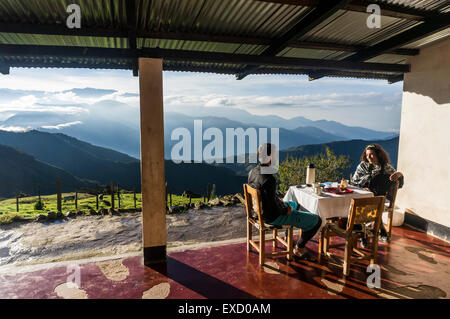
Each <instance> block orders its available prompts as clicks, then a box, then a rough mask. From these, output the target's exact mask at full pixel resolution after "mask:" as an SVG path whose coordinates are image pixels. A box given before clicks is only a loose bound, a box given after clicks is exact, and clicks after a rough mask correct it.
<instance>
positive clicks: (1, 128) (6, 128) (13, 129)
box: [0, 125, 32, 133]
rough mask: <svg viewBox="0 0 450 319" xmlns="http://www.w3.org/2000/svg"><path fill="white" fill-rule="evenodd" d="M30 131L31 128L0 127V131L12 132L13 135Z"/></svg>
mask: <svg viewBox="0 0 450 319" xmlns="http://www.w3.org/2000/svg"><path fill="white" fill-rule="evenodd" d="M31 129H32V128H31V127H21V126H3V125H0V130H1V131H7V132H14V133H23V132H28V131H30V130H31Z"/></svg>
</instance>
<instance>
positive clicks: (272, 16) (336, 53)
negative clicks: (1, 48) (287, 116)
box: [0, 0, 450, 77]
mask: <svg viewBox="0 0 450 319" xmlns="http://www.w3.org/2000/svg"><path fill="white" fill-rule="evenodd" d="M127 1H129V0H95V1H93V0H1V1H0V24H3V25H5V24H7V23H10V24H11V23H20V24H36V25H40V24H44V25H46V26H47V27H50V28H52V27H53V26H55V27H57V26H64V25H65V20H66V18H67V16H68V13H67V12H66V7H67V5H69V4H72V3H75V4H79V5H80V7H81V9H82V26H84V27H86V28H91V29H92V32H87V34H86V36H74V35H44V34H27V33H23V32H28V33H29V32H30V31H29V30H22V31H21V32H17V33H13V32H9V31H8V32H6V31H4V32H3V33H2V32H0V44H8V45H18V44H20V45H27V44H28V45H53V46H55V45H58V46H68V47H86V48H88V47H89V48H91V47H97V48H117V49H121V48H128V41H129V40H128V39H127V38H125V37H124V36H126V35H127V32H130V33H129V34H130V35H132V32H133V30H129V31H127V30H128V29H127V27H128V24H127V16H126V4H127V3H130V2H127ZM275 2H276V1H275ZM275 2H273V3H271V2H270V1H269V2H268V1H257V0H222V1H218V0H170V1H167V0H136V4H137V8H136V13H137V15H136V18H137V21H136V28H137V30H138V31H139V32H142V31H146V32H147V35H148V36H151V33H152V32H155V33H158V32H159V33H161V32H172V34H171V35H168V36H167V37H168V38H170V39H156V38H150V37H148V38H145V39H143V38H139V37H138V38H137V48H138V49H139V48H158V47H159V48H161V49H172V50H188V51H198V52H216V53H229V54H233V53H234V54H247V55H260V54H261V53H262V52H264V50H265V49H267V48H268V47H269V46H268V45H267V39H278V38H280V37H281V36H282V35H283V34H285V33H286V32H287V31H288V30H289V29H290V28H291V27H292V26H294V25H295V24H297V23H298V22H299V21H301V20H302V19H303V18H304V17H306V16H307V15H308V14H309V13H310V12H312V11H313V10H314V8H311V7H305V6H295V5H287V4H280V3H275ZM374 2H377V3H380V5H381V7H382V8H383V3H385V4H386V6H387V5H401V6H403V7H405V8H414V9H421V10H441V11H442V12H448V11H450V5H449V3H450V1H446V0H411V1H407V0H374ZM408 14H409V13H408ZM408 14H407V15H406V17H408ZM367 17H368V13H365V12H356V11H348V10H340V11H338V12H336V13H335V14H334V15H332V16H331V17H329V18H328V19H326V20H325V21H323V22H322V23H320V24H319V25H318V26H316V27H315V28H314V29H313V30H311V31H310V32H308V33H306V34H305V35H304V36H303V37H301V40H302V41H309V42H326V43H336V44H347V45H353V46H356V47H358V48H362V47H364V46H373V45H375V44H377V43H380V42H382V41H385V40H386V39H388V38H390V37H392V36H394V35H396V34H399V33H401V32H404V31H405V30H408V29H409V28H412V27H414V26H417V25H420V24H421V23H422V22H420V21H416V20H417V14H416V16H415V18H414V19H416V20H406V19H400V18H393V17H385V16H383V17H382V20H381V24H382V28H380V29H369V28H368V27H367V25H366V20H367ZM402 17H405V15H402ZM98 29H103V30H105V29H106V30H109V32H121V34H122V37H117V36H114V35H117V34H112V33H111V34H110V36H109V37H105V35H104V34H99V36H98V37H94V36H91V35H92V34H93V33H95V32H97V31H98ZM60 30H63V29H60ZM41 32H43V31H41ZM58 32H60V33H58V34H64V33H65V32H62V31H58ZM185 34H188V35H199V36H201V37H203V36H208V35H211V36H226V37H252V39H253V40H252V41H253V42H252V43H260V44H258V45H257V44H251V43H245V41H242V40H241V43H229V42H230V41H231V40H223V42H218V40H217V39H213V40H207V39H205V41H197V40H198V39H196V41H193V39H192V38H191V39H190V40H189V39H188V38H186V37H185ZM141 35H142V34H139V36H141ZM147 35H146V36H147ZM449 35H450V28H448V29H447V30H444V31H441V32H436V33H435V34H434V35H432V36H428V37H426V38H424V39H422V40H418V41H415V42H413V43H411V44H408V45H405V46H403V48H420V47H422V46H424V45H428V44H429V43H432V42H433V41H437V40H440V39H444V38H446V37H448V36H449ZM160 36H161V35H158V37H160ZM175 37H178V39H175ZM131 38H134V37H133V36H131ZM255 38H257V39H256V40H258V39H263V40H264V42H262V44H261V42H258V41H255ZM234 40H235V39H234V38H233V39H232V41H234ZM227 42H228V43H227ZM236 42H238V41H236ZM342 50H347V48H339V49H327V50H325V49H323V47H322V48H321V47H320V46H318V48H317V49H306V48H297V47H296V48H293V47H287V48H285V49H284V50H282V51H281V52H280V53H279V54H278V56H280V57H292V58H310V59H323V60H342V59H345V58H346V57H349V56H351V55H352V54H353V53H352V52H349V51H342ZM353 50H356V49H353ZM89 52H91V51H89ZM134 53H136V52H134ZM134 53H133V54H134ZM81 55H84V54H81ZM133 59H135V57H133V56H132V55H129V56H128V58H120V57H118V58H110V59H107V60H102V59H101V58H97V60H95V61H94V60H92V59H90V60H89V58H88V57H86V58H83V57H81V58H74V59H72V60H71V59H70V58H67V57H64V58H61V57H57V56H55V57H46V58H43V57H41V56H39V55H38V54H37V56H36V57H34V58H33V57H30V56H29V54H28V55H27V56H26V57H20V56H17V57H11V56H8V57H6V58H5V57H3V58H2V57H1V56H0V61H3V62H4V63H5V61H6V62H8V63H10V64H11V65H18V64H19V63H20V61H23V63H24V64H23V65H32V63H36V65H44V66H45V65H67V66H71V67H73V66H75V65H76V63H80V65H84V66H89V67H91V66H95V65H98V66H99V67H102V68H104V67H106V68H108V67H111V68H116V67H131V65H132V60H133ZM33 61H34V62H33ZM67 61H68V62H67ZM96 61H97V62H96ZM233 61H234V60H233ZM264 61H266V60H264ZM369 61H371V62H377V63H393V64H402V63H405V61H406V59H405V57H404V56H401V55H398V54H396V55H394V54H381V55H379V56H377V57H374V58H373V59H371V60H369ZM13 62H14V63H13ZM247 62H248V60H247ZM248 63H249V62H248ZM165 67H166V68H171V69H176V67H179V68H180V70H188V69H198V70H201V69H204V70H205V72H209V71H208V70H213V69H214V68H216V69H217V71H218V72H219V71H220V72H229V73H230V72H232V71H237V70H240V69H242V68H243V67H245V64H241V65H238V64H234V65H229V64H221V63H200V62H188V61H177V62H175V61H173V60H172V61H165ZM261 68H263V70H265V71H267V72H276V70H282V71H283V72H282V73H286V72H287V69H286V68H280V67H277V68H275V67H273V66H261ZM290 68H291V69H292V72H293V73H295V74H297V73H298V72H305V70H304V69H302V68H295V66H291V67H290ZM257 72H262V71H261V69H260V70H257ZM355 73H358V72H334V74H341V75H348V74H355ZM359 73H364V75H365V76H366V75H367V74H369V73H370V72H359ZM372 73H373V75H374V77H380V76H388V75H389V76H390V75H392V74H390V73H389V72H384V73H383V72H372ZM393 74H395V72H394V73H393ZM358 76H359V75H358Z"/></svg>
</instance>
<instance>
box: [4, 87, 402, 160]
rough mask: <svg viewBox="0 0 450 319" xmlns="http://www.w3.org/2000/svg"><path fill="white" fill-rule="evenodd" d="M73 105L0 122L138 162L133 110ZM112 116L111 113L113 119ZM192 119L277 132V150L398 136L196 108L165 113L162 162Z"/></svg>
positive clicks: (109, 104) (108, 104)
mask: <svg viewBox="0 0 450 319" xmlns="http://www.w3.org/2000/svg"><path fill="white" fill-rule="evenodd" d="M86 90H87V89H83V90H80V91H76V92H77V94H79V95H81V96H83V97H86V96H87V97H89V96H90V95H92V94H94V93H95V92H91V91H89V90H87V91H86ZM72 91H73V90H72ZM106 93H108V92H106ZM43 107H45V106H43ZM65 107H70V106H67V105H66V106H65ZM74 107H78V108H79V109H82V111H80V110H79V109H77V110H76V112H75V111H74V112H73V114H70V116H68V115H67V114H62V113H61V114H60V113H55V112H53V111H40V112H31V111H21V112H19V113H17V114H11V116H9V117H7V118H5V119H3V120H0V129H2V128H11V127H12V128H18V127H21V128H28V129H36V130H39V131H43V132H49V133H63V134H65V135H69V136H72V137H74V138H77V139H79V140H82V141H85V142H88V143H91V144H95V145H99V146H102V147H105V148H110V149H114V150H117V151H119V152H121V153H125V154H128V155H130V156H132V157H134V158H140V131H139V126H140V122H139V109H138V108H137V107H134V106H131V105H128V104H126V103H122V102H118V101H115V100H102V101H99V102H97V103H94V104H92V105H88V106H85V107H83V108H80V107H79V106H78V105H77V104H75V106H74ZM111 114H114V117H113V116H111ZM194 120H202V124H203V129H204V130H206V129H207V128H218V129H219V130H220V131H221V132H222V135H223V136H224V137H225V136H226V131H225V130H226V128H239V127H241V128H243V129H248V128H255V129H258V128H279V136H280V144H281V145H280V146H281V149H284V148H290V147H295V146H300V145H309V144H322V143H328V142H332V141H343V140H352V139H363V140H382V139H389V138H392V137H394V136H395V135H396V134H394V133H392V132H381V131H375V130H370V129H366V128H362V127H355V126H347V125H344V124H341V123H338V122H335V121H327V120H318V121H313V120H309V119H307V118H305V117H295V118H292V119H284V118H282V117H279V116H276V115H270V116H260V115H254V114H251V113H249V112H247V111H244V110H241V109H237V108H226V107H214V108H211V107H200V106H199V107H191V108H188V109H186V111H185V112H184V113H182V112H165V115H164V124H165V132H164V137H165V149H166V154H165V158H166V159H170V156H171V151H170V150H171V149H172V147H173V145H175V144H176V143H177V141H172V140H171V134H172V131H173V129H175V128H180V127H182V128H186V129H188V130H189V132H190V134H191V136H193V135H194V130H193V123H194ZM269 131H270V130H269ZM205 144H206V143H205ZM249 151H251V150H249V149H246V150H245V152H249ZM224 154H225V153H224Z"/></svg>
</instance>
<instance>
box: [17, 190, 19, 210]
mask: <svg viewBox="0 0 450 319" xmlns="http://www.w3.org/2000/svg"><path fill="white" fill-rule="evenodd" d="M16 212H19V192H16Z"/></svg>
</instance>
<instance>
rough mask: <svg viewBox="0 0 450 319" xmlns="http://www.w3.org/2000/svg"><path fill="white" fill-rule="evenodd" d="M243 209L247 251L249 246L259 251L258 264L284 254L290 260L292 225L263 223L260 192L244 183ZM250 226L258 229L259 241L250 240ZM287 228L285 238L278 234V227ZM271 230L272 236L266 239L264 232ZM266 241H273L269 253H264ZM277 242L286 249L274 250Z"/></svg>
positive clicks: (291, 254)
mask: <svg viewBox="0 0 450 319" xmlns="http://www.w3.org/2000/svg"><path fill="white" fill-rule="evenodd" d="M244 195H245V209H246V212H247V251H250V250H251V247H252V246H253V248H255V249H256V251H257V252H258V253H259V264H260V265H263V264H264V260H265V258H266V257H279V256H286V257H287V259H288V260H292V256H293V247H292V246H293V241H292V240H293V227H292V226H283V227H279V226H273V225H269V224H266V223H264V220H263V219H262V215H263V209H262V202H261V193H260V191H259V190H257V189H255V188H253V187H251V186H250V185H248V184H244ZM252 226H254V227H256V228H257V229H258V230H259V242H255V241H254V240H252ZM281 228H283V229H287V230H288V234H287V238H286V240H284V239H283V238H281V237H279V236H278V229H281ZM270 230H271V231H272V234H273V238H272V239H266V232H267V231H270ZM266 242H273V249H272V252H271V253H266V251H265V250H266V246H265V245H266ZM277 242H280V243H281V244H282V246H283V247H284V248H286V250H283V251H276V248H277Z"/></svg>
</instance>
